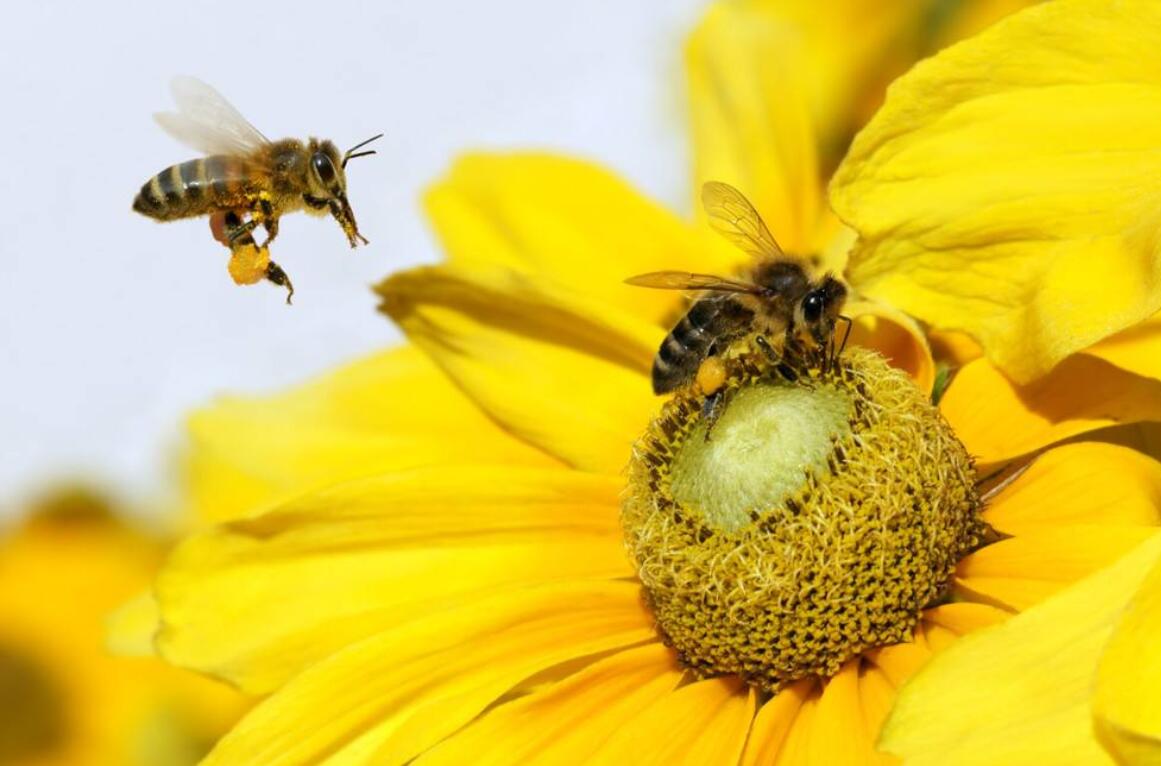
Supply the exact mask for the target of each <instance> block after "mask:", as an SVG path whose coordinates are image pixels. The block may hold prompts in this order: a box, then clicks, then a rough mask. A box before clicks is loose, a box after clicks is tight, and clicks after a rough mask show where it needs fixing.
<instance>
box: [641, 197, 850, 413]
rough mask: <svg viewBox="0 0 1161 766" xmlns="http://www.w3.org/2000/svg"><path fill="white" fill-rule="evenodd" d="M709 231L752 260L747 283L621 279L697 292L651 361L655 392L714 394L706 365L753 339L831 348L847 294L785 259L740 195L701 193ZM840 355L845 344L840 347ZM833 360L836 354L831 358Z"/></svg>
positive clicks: (657, 276)
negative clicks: (693, 388)
mask: <svg viewBox="0 0 1161 766" xmlns="http://www.w3.org/2000/svg"><path fill="white" fill-rule="evenodd" d="M702 201H703V203H704V204H705V208H706V213H707V214H708V216H709V221H710V224H711V225H712V226H713V227H714V228H715V229H716V230H717V231H718V233H720V234H722V235H723V236H724V237H725V238H726V239H728V240H730V241H731V242H733V243H734V244H735V245H737V246H738V247H739V248H740V249H742V250H744V251H745V252H747V253H749V254H750V255H751V256H753V257H754V261H753V263H752V265H751V268H750V275H749V276H750V278H749V280H748V281H747V280H737V279H728V278H724V277H716V276H713V275H711V274H694V273H690V272H681V271H655V272H650V273H648V274H640V275H638V276H635V277H630V278H629V279H627V280H626V282H628V283H629V284H632V285H637V286H639V287H653V288H659V289H666V290H700V291H701V294H700V295H699V296H698V297H697V298H696V299H695V300H694V302H693V303H692V305H691V306H690V307H689V310H688V311H687V312H686V313H685V315H684V316H682V317H681V319H680V320H678V322H677V323H676V324H675V325H674V326H673V329H672V330H670V331H669V334H668V335H667V336H666V338H665V340H664V341H662V343H661V347H660V348H659V349H658V350H657V355H656V356H655V357H654V360H653V392H654V393H656V394H666V393H669V392H671V391H676V390H677V389H679V388H681V387H683V386H686V385H687V384H689V383H691V382H694V381H695V380H696V383H697V385H698V387H699V388H700V389H701V390H702V391H703V392H707V393H709V392H711V391H712V390H716V389H715V388H714V381H713V379H712V377H709V376H710V375H711V373H710V372H709V371H710V370H712V369H713V368H712V367H709V366H707V362H708V361H709V360H710V359H712V358H714V357H720V356H728V355H730V354H731V353H733V351H734V350H736V349H737V348H738V347H739V344H740V343H742V342H743V341H746V340H748V339H753V338H755V337H757V338H760V339H761V340H762V342H764V343H765V344H766V345H767V346H768V347H771V346H782V345H783V344H785V343H787V342H789V341H790V340H792V339H803V340H805V341H807V342H808V343H809V342H813V343H814V344H815V345H816V346H819V347H822V348H824V349H828V348H832V349H833V348H834V347H833V346H832V345H831V344H832V338H833V337H834V328H835V323H836V322H837V321H838V319H839V318H840V316H841V315H840V312H841V311H842V307H843V304H844V302H845V300H846V294H847V290H846V287H845V286H843V284H842V283H841V282H839V281H838V280H837V279H836V278H835V277H834V276H833V275H830V274H827V275H824V276H823V277H821V278H815V277H813V276H812V274H811V272H812V270H813V268H814V265H813V263H811V261H810V260H809V259H807V258H802V257H798V256H791V255H787V254H786V253H784V252H783V251H782V249H781V248H780V247H779V246H778V243H777V241H775V239H774V237H773V235H772V234H771V233H770V231H769V230H768V229H767V228H766V224H765V223H763V222H762V218H761V216H759V215H758V211H757V210H755V209H754V207H753V205H751V204H750V202H749V201H748V200H747V199H746V198H745V197H744V196H743V195H742V193H741V192H739V191H738V190H737V189H735V188H733V187H732V186H729V185H728V184H723V183H718V182H710V183H707V184H706V185H705V186H704V187H703V190H702ZM837 350H838V352H841V350H842V344H841V343H840V344H838V349H837ZM836 353H837V352H836Z"/></svg>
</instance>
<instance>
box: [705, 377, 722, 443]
mask: <svg viewBox="0 0 1161 766" xmlns="http://www.w3.org/2000/svg"><path fill="white" fill-rule="evenodd" d="M725 399H726V389H724V388H722V389H719V390H717V391H714V392H713V393H712V394H710V395H709V396H707V397H706V398H705V401H704V402H702V405H701V417H702V419H703V420H705V440H706V441H707V442H708V441H709V440H710V435H711V434H712V433H713V430H714V426H715V425H717V423H718V418H720V417H721V416H722V413H723V412H724V411H725V407H723V405H724V404H725Z"/></svg>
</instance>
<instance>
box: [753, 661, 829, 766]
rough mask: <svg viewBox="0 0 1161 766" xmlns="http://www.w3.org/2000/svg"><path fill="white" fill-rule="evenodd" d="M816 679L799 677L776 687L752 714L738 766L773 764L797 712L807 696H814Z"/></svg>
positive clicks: (816, 688) (816, 694)
mask: <svg viewBox="0 0 1161 766" xmlns="http://www.w3.org/2000/svg"><path fill="white" fill-rule="evenodd" d="M818 695H819V687H818V682H817V681H815V680H814V679H812V678H811V679H803V680H801V681H796V682H794V683H792V684H790V685H789V686H787V687H785V688H783V689H781V690H779V692H778V693H777V694H775V695H774V697H773V698H772V699H770V700H769V701H768V702H767V703H766V704H765V705H763V706H762V708H761V709H760V710H759V711H758V714H757V715H756V716H754V723H753V724H752V725H751V726H750V736H749V738H748V739H747V740H746V751H745V752H744V753H743V754H742V766H758V764H766V763H773V762H774V759H775V758H777V757H778V753H779V752H781V750H782V745H783V743H784V742H785V741H786V736H787V735H788V734H789V733H790V729H791V727H792V726H794V722H795V721H796V720H797V718H798V711H799V709H800V708H801V707H802V706H803V704H805V703H806V701H807V700H808V699H811V698H815V699H817V697H818Z"/></svg>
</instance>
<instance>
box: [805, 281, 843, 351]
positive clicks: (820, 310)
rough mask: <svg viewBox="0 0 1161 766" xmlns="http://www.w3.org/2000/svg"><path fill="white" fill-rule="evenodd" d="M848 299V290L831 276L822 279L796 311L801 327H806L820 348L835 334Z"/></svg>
mask: <svg viewBox="0 0 1161 766" xmlns="http://www.w3.org/2000/svg"><path fill="white" fill-rule="evenodd" d="M846 298H847V288H846V287H845V286H844V285H843V283H842V282H839V281H838V280H837V279H835V278H834V277H832V276H830V275H829V274H828V275H826V276H825V277H823V278H822V281H821V282H819V283H818V286H817V287H814V288H813V289H811V290H810V292H808V293H807V294H806V295H805V296H803V298H802V302H801V303H800V304H799V305H798V308H797V309H796V311H795V314H797V316H796V317H795V319H796V320H797V323H798V326H799V327H805V328H806V329H807V331H808V332H809V333H810V337H811V338H813V339H814V342H815V343H817V344H818V345H820V346H825V345H826V344H827V342H828V341H829V340H830V337H831V336H832V335H833V334H834V326H835V322H836V321H837V320H838V316H839V312H840V311H842V308H843V303H844V302H845V301H846Z"/></svg>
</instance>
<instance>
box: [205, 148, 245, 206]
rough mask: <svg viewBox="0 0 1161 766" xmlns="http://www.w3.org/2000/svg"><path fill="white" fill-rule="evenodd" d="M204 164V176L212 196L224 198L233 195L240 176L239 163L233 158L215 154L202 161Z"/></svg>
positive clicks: (240, 168)
mask: <svg viewBox="0 0 1161 766" xmlns="http://www.w3.org/2000/svg"><path fill="white" fill-rule="evenodd" d="M202 162H203V163H205V175H206V179H207V180H208V181H209V184H210V189H211V190H212V191H213V193H214V195H216V196H218V197H225V196H228V195H229V194H231V193H233V191H234V186H235V183H236V182H237V180H238V178H239V176H240V175H241V170H242V167H241V163H239V162H238V161H237V160H236V159H234V158H233V157H227V156H225V155H221V154H216V155H214V156H212V157H206V158H205V159H204V160H202Z"/></svg>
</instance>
